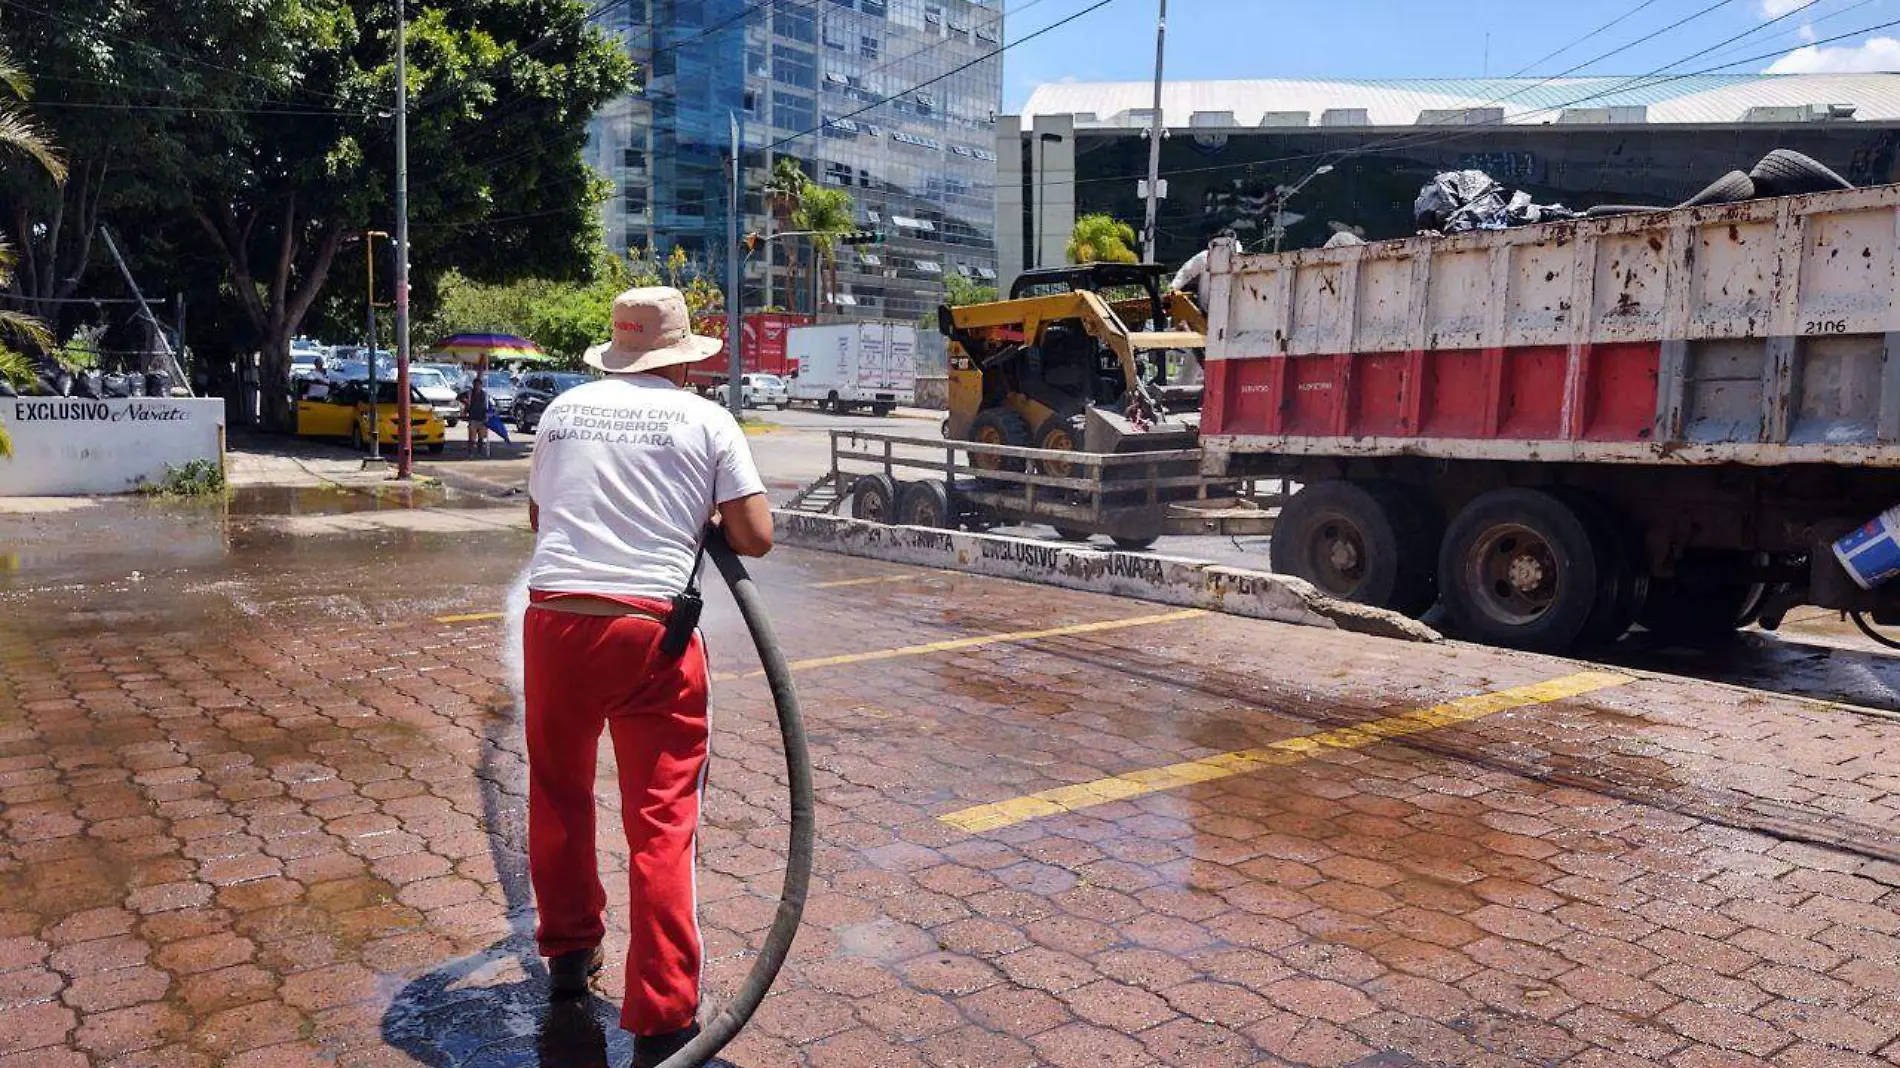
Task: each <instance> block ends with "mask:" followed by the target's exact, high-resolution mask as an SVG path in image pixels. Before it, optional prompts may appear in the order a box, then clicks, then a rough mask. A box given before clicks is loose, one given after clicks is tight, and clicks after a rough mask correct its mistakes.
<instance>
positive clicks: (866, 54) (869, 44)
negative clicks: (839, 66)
mask: <svg viewBox="0 0 1900 1068" xmlns="http://www.w3.org/2000/svg"><path fill="white" fill-rule="evenodd" d="M878 51H879V48H878V40H877V38H875V37H869V36H865V37H859V38H858V55H859V56H860V57H862V58H864V59H876V58H877V55H878Z"/></svg>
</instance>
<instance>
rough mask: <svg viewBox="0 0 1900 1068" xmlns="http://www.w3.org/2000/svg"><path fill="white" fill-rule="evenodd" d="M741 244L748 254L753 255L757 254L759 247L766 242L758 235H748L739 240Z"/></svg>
mask: <svg viewBox="0 0 1900 1068" xmlns="http://www.w3.org/2000/svg"><path fill="white" fill-rule="evenodd" d="M739 243H740V244H742V245H744V246H745V250H746V251H747V252H748V253H751V252H757V251H758V250H759V246H760V245H761V244H764V240H763V239H762V238H760V237H759V235H758V234H747V235H745V237H743V238H741V239H740V240H739Z"/></svg>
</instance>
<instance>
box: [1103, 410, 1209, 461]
mask: <svg viewBox="0 0 1900 1068" xmlns="http://www.w3.org/2000/svg"><path fill="white" fill-rule="evenodd" d="M1200 440H1201V423H1200V418H1199V416H1198V415H1194V416H1192V417H1189V418H1183V417H1181V416H1173V417H1171V418H1169V419H1168V420H1166V421H1165V422H1161V423H1157V424H1155V425H1154V426H1152V427H1150V428H1149V429H1147V430H1138V429H1136V428H1135V424H1134V423H1132V422H1130V421H1129V420H1128V418H1127V417H1125V416H1121V415H1117V414H1115V413H1114V412H1109V411H1104V410H1103V409H1101V408H1090V409H1089V414H1088V423H1087V425H1086V426H1085V427H1084V428H1083V431H1082V447H1083V449H1084V450H1085V451H1087V452H1106V453H1123V452H1171V451H1173V450H1176V449H1192V448H1197V447H1199V445H1200Z"/></svg>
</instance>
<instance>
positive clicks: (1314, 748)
mask: <svg viewBox="0 0 1900 1068" xmlns="http://www.w3.org/2000/svg"><path fill="white" fill-rule="evenodd" d="M1634 681H1636V680H1635V679H1633V678H1631V677H1630V676H1628V675H1619V674H1616V673H1614V672H1609V671H1584V672H1579V673H1578V674H1575V675H1565V676H1563V677H1562V678H1556V679H1551V680H1550V681H1548V682H1540V683H1536V684H1534V685H1530V686H1516V687H1512V688H1511V689H1508V690H1497V691H1494V692H1492V693H1481V694H1475V695H1473V696H1471V697H1460V698H1458V699H1457V700H1455V701H1447V702H1445V703H1444V704H1441V705H1433V706H1432V707H1430V708H1421V709H1419V710H1417V711H1415V712H1405V713H1402V714H1400V715H1396V716H1389V717H1387V718H1385V719H1378V720H1373V721H1371V722H1369V723H1361V724H1358V725H1356V726H1352V727H1340V728H1337V729H1335V730H1329V731H1321V732H1320V733H1318V734H1307V735H1301V736H1299V737H1296V738H1286V739H1282V740H1281V741H1277V742H1273V743H1271V744H1269V745H1265V746H1262V747H1260V748H1258V749H1243V750H1240V751H1239V752H1235V753H1222V754H1220V755H1219V756H1211V757H1203V758H1201V759H1199V760H1189V761H1184V762H1182V763H1179V764H1169V765H1167V766H1166V767H1160V768H1149V769H1147V770H1145V771H1131V772H1128V773H1126V774H1122V775H1113V776H1110V777H1109V778H1106V779H1096V780H1095V781H1094V782H1084V783H1077V784H1075V785H1073V786H1062V787H1057V788H1056V789H1053V790H1043V791H1041V792H1040V793H1033V794H1030V795H1028V796H1026V797H1015V798H1011V799H1009V800H1007V801H997V802H994V803H992V804H988V805H977V806H975V807H973V808H966V809H962V810H959V811H957V812H952V813H949V814H948V815H944V816H940V817H938V818H939V819H940V820H942V821H943V822H945V823H948V824H950V825H951V826H952V827H956V828H958V829H959V830H963V831H967V832H969V833H971V834H975V833H978V832H980V831H988V830H994V829H995V828H998V827H1008V826H1010V825H1012V824H1017V823H1024V822H1027V821H1029V820H1033V819H1037V818H1040V817H1042V816H1054V815H1058V814H1060V813H1063V812H1074V811H1077V810H1079V809H1085V808H1089V807H1092V806H1094V805H1104V804H1107V803H1108V802H1110V801H1120V800H1122V799H1124V798H1129V797H1140V796H1142V795H1143V794H1152V793H1159V792H1161V791H1163V790H1173V789H1177V788H1179V787H1182V786H1189V785H1192V784H1194V783H1197V782H1209V781H1212V780H1214V779H1225V778H1228V777H1230V776H1233V775H1245V774H1247V773H1248V772H1252V771H1259V770H1261V769H1262V768H1275V767H1284V766H1286V765H1288V764H1297V763H1299V762H1300V761H1303V760H1306V759H1308V758H1309V757H1313V756H1317V755H1319V754H1320V753H1323V752H1325V751H1326V750H1328V749H1363V748H1364V747H1366V746H1369V745H1372V744H1373V743H1375V742H1380V741H1384V740H1385V739H1387V738H1399V737H1403V736H1405V735H1408V734H1421V733H1423V732H1425V731H1431V730H1437V729H1439V728H1441V727H1450V726H1454V725H1456V724H1459V723H1469V722H1471V721H1472V720H1477V719H1483V718H1484V717H1486V716H1491V715H1496V714H1497V713H1499V712H1508V711H1510V710H1511V709H1514V708H1524V707H1526V706H1529V705H1541V704H1546V703H1548V702H1551V701H1561V700H1563V699H1565V698H1567V697H1576V696H1579V695H1581V694H1586V693H1590V692H1591V691H1593V690H1602V689H1607V688H1609V687H1612V686H1623V685H1627V684H1628V683H1631V682H1634Z"/></svg>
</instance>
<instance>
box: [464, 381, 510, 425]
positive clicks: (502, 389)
mask: <svg viewBox="0 0 1900 1068" xmlns="http://www.w3.org/2000/svg"><path fill="white" fill-rule="evenodd" d="M482 386H483V388H485V389H487V390H488V403H490V404H492V405H494V406H495V411H496V412H498V413H500V415H501V417H502V418H503V419H506V418H508V417H509V415H511V414H513V412H514V410H515V376H514V375H511V374H509V373H508V372H506V371H490V372H488V373H487V374H486V375H484V376H482ZM462 392H463V393H467V392H468V386H467V385H466V384H464V385H463V387H462Z"/></svg>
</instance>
